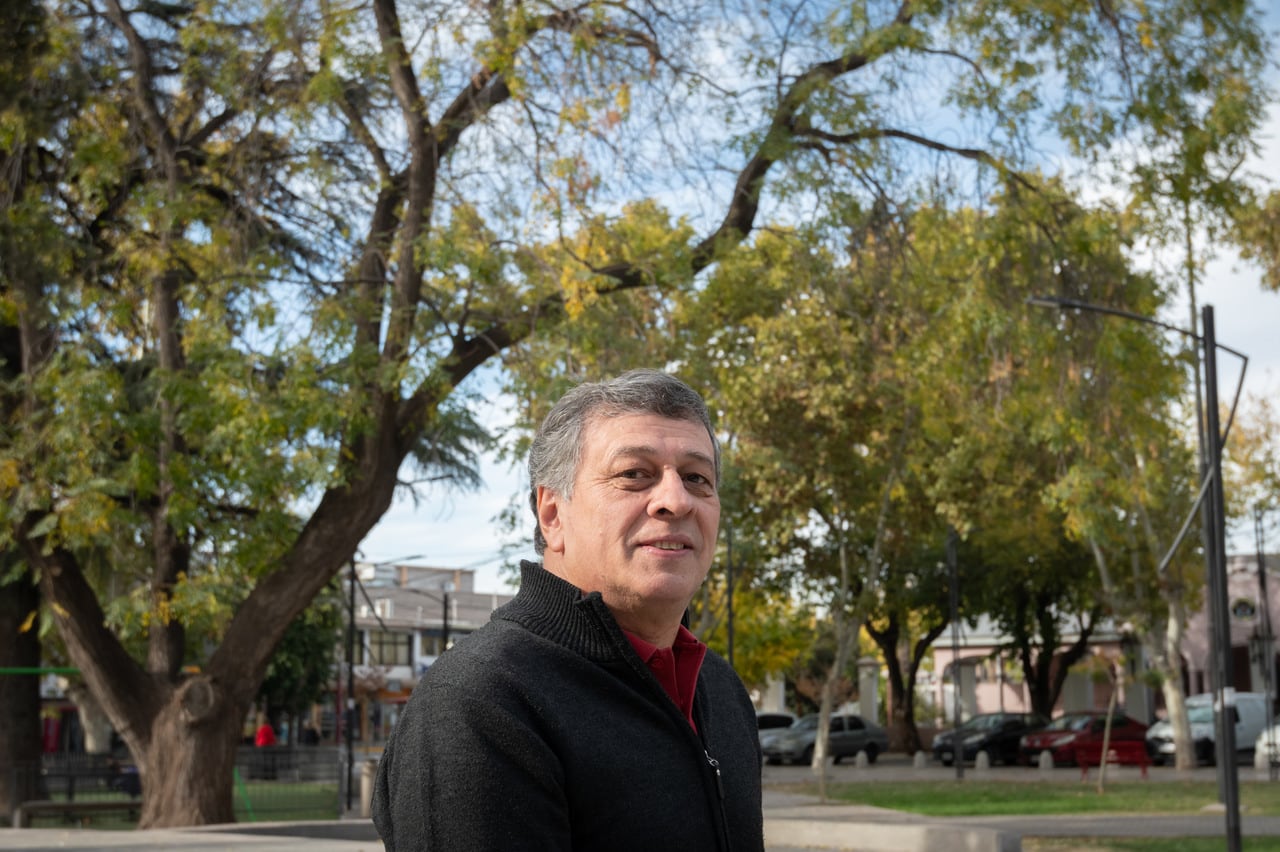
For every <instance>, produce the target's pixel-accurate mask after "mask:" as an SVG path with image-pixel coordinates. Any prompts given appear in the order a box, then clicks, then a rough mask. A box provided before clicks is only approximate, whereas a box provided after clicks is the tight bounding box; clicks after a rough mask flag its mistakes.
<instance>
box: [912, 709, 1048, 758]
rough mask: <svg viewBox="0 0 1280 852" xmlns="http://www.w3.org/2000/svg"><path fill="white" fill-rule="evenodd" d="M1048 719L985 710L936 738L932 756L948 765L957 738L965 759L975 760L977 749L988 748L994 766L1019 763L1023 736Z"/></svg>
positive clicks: (1035, 714)
mask: <svg viewBox="0 0 1280 852" xmlns="http://www.w3.org/2000/svg"><path fill="white" fill-rule="evenodd" d="M1048 724H1049V720H1048V719H1046V718H1045V717H1044V716H1041V715H1040V714H1039V713H982V714H980V715H977V716H974V717H973V718H972V719H970V720H969V721H967V722H965V723H963V724H962V725H960V727H958V728H955V729H954V730H950V731H942V732H940V733H939V734H938V735H937V736H935V737H934V738H933V759H934V760H940V761H942V762H943V763H944V764H946V765H947V766H950V765H951V764H952V763H953V762H954V761H955V752H956V746H955V745H954V743H953V741H954V740H956V739H958V740H959V744H960V750H961V753H962V754H963V757H962V758H961V759H962V760H966V761H969V760H976V759H977V757H978V752H980V751H985V752H986V753H987V757H988V758H989V759H990V760H991V764H992V765H993V766H994V765H995V764H997V763H1007V764H1013V763H1017V762H1018V760H1019V758H1020V754H1019V747H1020V743H1021V740H1022V738H1023V736H1025V735H1026V734H1029V733H1032V732H1034V731H1038V730H1040V729H1041V728H1043V727H1044V726H1045V725H1048Z"/></svg>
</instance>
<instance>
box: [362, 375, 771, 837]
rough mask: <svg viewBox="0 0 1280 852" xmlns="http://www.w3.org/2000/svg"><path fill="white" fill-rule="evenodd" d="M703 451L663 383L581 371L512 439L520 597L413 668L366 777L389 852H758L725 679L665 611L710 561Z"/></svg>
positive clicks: (753, 756) (715, 466)
mask: <svg viewBox="0 0 1280 852" xmlns="http://www.w3.org/2000/svg"><path fill="white" fill-rule="evenodd" d="M719 475H720V452H719V445H718V444H717V442H716V439H715V435H714V434H713V433H712V430H711V422H710V419H709V417H708V416H707V410H706V406H705V404H704V403H703V401H702V399H701V397H699V396H698V394H697V393H695V392H694V391H693V390H692V389H691V388H689V387H688V386H687V385H685V384H684V383H683V382H681V381H679V380H677V379H675V378H672V377H671V376H668V375H666V374H664V373H659V372H655V371H652V370H636V371H632V372H629V373H626V374H624V375H622V376H620V377H618V378H616V379H613V380H611V381H607V382H601V383H588V384H584V385H581V386H579V387H577V388H575V389H573V390H572V391H570V392H569V393H568V394H566V395H565V396H564V398H562V399H561V400H560V401H559V402H558V403H557V404H556V406H555V407H554V408H553V409H552V411H551V412H550V413H549V414H548V415H547V418H546V420H545V421H544V422H543V424H542V426H541V427H540V428H539V429H538V432H537V434H536V435H535V437H534V441H533V446H532V448H531V449H530V452H529V481H530V485H531V495H530V499H531V503H532V506H533V510H534V515H535V516H536V519H537V530H536V532H535V534H534V546H535V549H536V550H537V552H538V553H539V554H540V555H542V557H543V564H542V565H537V564H534V563H530V562H525V563H523V564H522V566H521V568H522V576H521V584H520V592H519V594H517V595H516V597H515V599H514V600H512V601H511V602H510V603H508V604H507V605H505V606H503V607H501V608H500V609H498V610H497V611H496V612H495V613H494V615H493V619H492V620H491V621H490V622H489V623H488V624H487V625H485V627H483V628H482V629H480V630H478V631H476V632H475V633H474V634H472V635H471V636H469V637H468V638H467V639H466V640H465V641H463V642H462V643H460V644H459V645H458V646H456V647H454V648H453V649H451V650H450V651H449V653H447V654H445V655H443V656H442V657H441V658H440V659H439V660H438V661H437V662H436V664H435V665H433V666H432V667H431V669H430V670H429V671H428V673H427V674H426V676H424V677H423V679H422V680H421V682H419V684H418V686H417V688H416V689H415V690H414V694H413V697H412V698H411V699H410V700H409V703H408V705H407V707H406V708H405V712H404V714H403V715H402V717H401V719H400V722H399V725H398V726H397V728H396V730H395V733H394V734H393V735H392V737H391V741H390V742H389V743H388V744H387V748H386V751H385V753H384V754H383V757H382V761H381V764H380V766H379V770H378V779H377V784H376V786H375V790H374V800H373V818H374V822H375V824H376V825H377V828H378V832H379V833H380V834H381V836H382V839H383V841H384V843H385V844H386V848H387V849H388V850H389V852H401V850H421V849H427V850H441V852H459V850H463V852H465V850H477V851H478V850H492V852H512V850H575V852H585V851H586V850H598V852H628V850H635V852H681V850H687V852H716V850H725V852H729V850H732V852H760V850H762V849H763V848H764V841H763V829H762V816H761V805H760V753H759V747H758V741H757V735H756V730H755V728H756V725H755V711H754V709H753V707H752V705H751V702H750V700H749V698H748V697H747V694H746V691H745V689H744V688H743V686H742V683H741V681H740V680H739V679H738V677H737V675H736V674H735V673H734V671H733V670H732V668H730V667H729V665H728V664H727V663H726V662H725V661H724V660H723V659H721V658H720V657H719V656H717V655H715V654H713V653H710V652H708V651H707V649H706V646H705V645H703V644H702V643H701V642H699V641H698V640H697V639H696V638H694V636H693V635H692V634H691V633H690V632H689V631H688V630H687V629H686V628H685V627H684V626H683V624H682V619H683V617H684V613H685V611H686V609H687V607H688V605H689V601H690V600H691V599H692V598H693V595H694V593H695V592H696V591H697V589H698V587H699V586H700V585H701V583H702V581H703V579H704V578H705V577H706V575H707V570H708V569H709V568H710V566H711V561H712V558H713V556H714V554H715V542H716V532H717V528H718V525H719V520H720V500H719V495H718V491H717V488H718V485H719Z"/></svg>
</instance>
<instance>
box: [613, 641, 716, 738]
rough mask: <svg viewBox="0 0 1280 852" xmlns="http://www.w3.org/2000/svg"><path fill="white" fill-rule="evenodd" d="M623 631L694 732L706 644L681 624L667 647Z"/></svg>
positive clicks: (696, 727)
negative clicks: (694, 701) (694, 714)
mask: <svg viewBox="0 0 1280 852" xmlns="http://www.w3.org/2000/svg"><path fill="white" fill-rule="evenodd" d="M622 632H623V633H624V634H626V637H627V639H628V640H630V642H631V647H633V648H635V649H636V653H637V654H639V655H640V659H641V660H643V661H644V664H645V665H646V666H648V667H649V671H651V672H653V676H654V677H656V678H657V679H658V683H660V684H662V688H663V689H664V690H666V692H667V695H669V696H671V700H672V701H674V702H675V705H676V706H677V707H679V708H680V712H681V713H683V714H684V718H685V719H686V720H687V721H688V722H689V725H690V727H692V728H693V729H694V730H695V731H696V730H697V729H698V726H697V725H696V724H694V721H693V693H694V690H695V688H696V687H697V685H698V672H699V671H701V670H702V660H703V658H704V657H705V656H706V655H707V646H706V645H704V644H702V643H701V642H699V641H698V637H696V636H694V635H693V634H692V633H690V632H689V629H688V628H687V627H685V626H684V625H683V624H682V625H680V629H679V631H677V633H676V641H675V643H674V644H673V645H672V646H671V647H670V648H659V647H658V646H657V645H654V644H652V643H650V642H647V641H645V640H644V639H641V638H640V637H639V636H636V635H635V634H634V633H630V632H628V631H626V630H624V631H622Z"/></svg>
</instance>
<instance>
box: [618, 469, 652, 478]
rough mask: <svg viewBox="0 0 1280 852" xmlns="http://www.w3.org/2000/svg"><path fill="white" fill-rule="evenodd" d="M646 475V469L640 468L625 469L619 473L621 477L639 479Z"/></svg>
mask: <svg viewBox="0 0 1280 852" xmlns="http://www.w3.org/2000/svg"><path fill="white" fill-rule="evenodd" d="M644 475H645V473H644V471H643V470H640V469H639V468H632V469H631V470H624V471H620V472H619V473H618V476H619V477H620V478H621V479H639V478H640V477H642V476H644Z"/></svg>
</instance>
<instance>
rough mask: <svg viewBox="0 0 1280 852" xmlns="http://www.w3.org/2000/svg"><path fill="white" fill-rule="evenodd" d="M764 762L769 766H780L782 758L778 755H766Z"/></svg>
mask: <svg viewBox="0 0 1280 852" xmlns="http://www.w3.org/2000/svg"><path fill="white" fill-rule="evenodd" d="M764 762H765V763H767V764H769V765H770V766H781V765H782V758H780V757H766V758H765V759H764Z"/></svg>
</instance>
